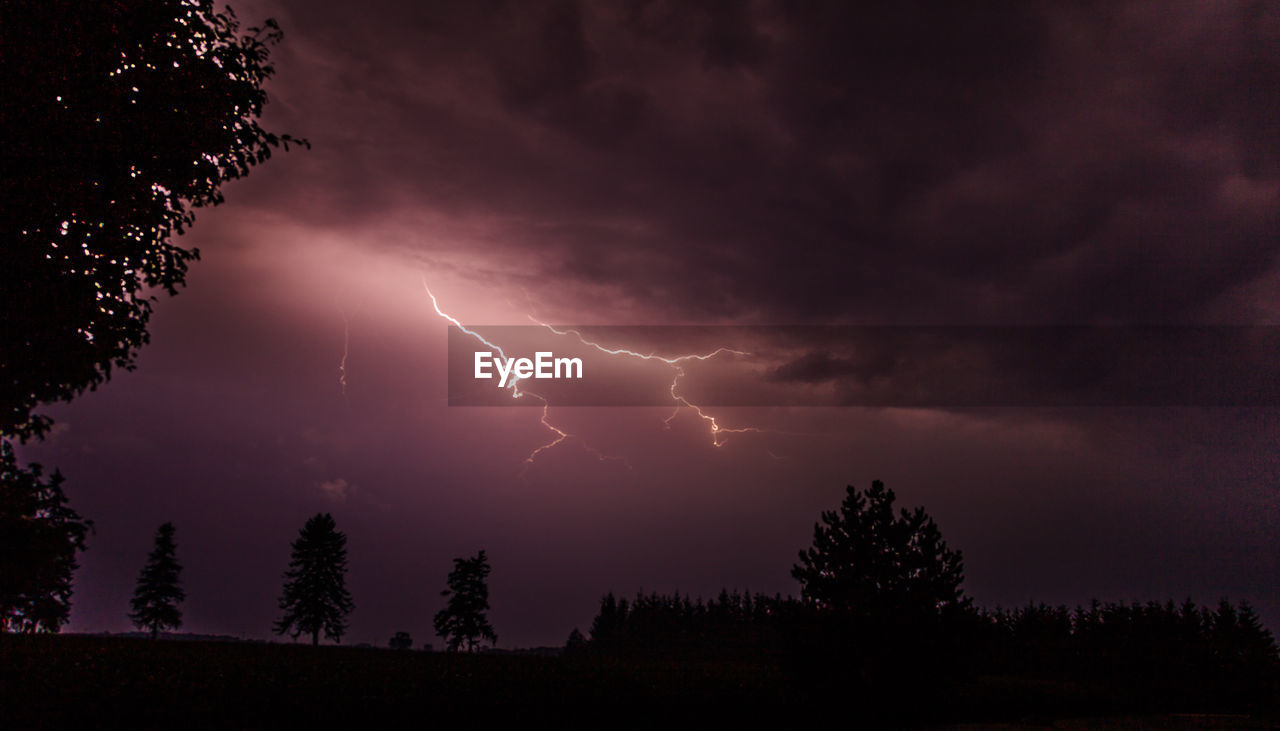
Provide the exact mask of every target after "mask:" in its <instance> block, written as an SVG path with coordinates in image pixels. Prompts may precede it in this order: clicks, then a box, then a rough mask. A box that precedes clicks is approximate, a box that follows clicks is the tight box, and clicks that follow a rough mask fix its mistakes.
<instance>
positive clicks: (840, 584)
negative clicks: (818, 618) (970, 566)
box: [791, 480, 969, 621]
mask: <svg viewBox="0 0 1280 731" xmlns="http://www.w3.org/2000/svg"><path fill="white" fill-rule="evenodd" d="M894 500H895V496H894V494H893V490H888V489H886V488H885V486H884V483H883V482H881V481H880V480H876V481H874V482H873V483H872V484H871V489H870V490H867V491H866V492H862V491H859V490H856V489H854V488H853V486H849V487H848V488H847V489H846V495H845V499H844V502H843V503H842V504H841V505H840V510H839V512H836V511H824V512H823V513H822V521H821V522H820V523H817V524H815V525H814V529H813V545H812V546H811V547H810V548H808V549H806V550H804V551H801V552H800V563H799V564H797V565H795V566H794V567H793V569H792V572H791V575H792V576H793V577H794V578H795V579H796V580H797V581H799V582H800V585H801V598H802V599H803V600H804V601H806V602H808V603H809V604H811V605H813V606H816V607H818V608H822V609H828V610H833V611H836V612H839V613H844V614H849V615H853V616H856V617H862V618H866V619H872V620H885V619H891V618H892V619H895V620H900V621H901V620H905V621H912V620H914V619H918V618H922V617H929V616H937V615H940V614H943V613H947V612H949V611H951V610H954V609H959V608H963V607H967V606H968V604H969V599H968V598H966V597H965V596H964V593H963V591H962V590H961V588H960V585H961V584H962V583H963V581H964V563H963V559H962V556H961V553H960V551H953V550H951V549H950V548H948V547H947V543H946V541H944V540H943V539H942V533H941V532H940V531H939V530H938V526H937V525H936V524H935V523H934V521H933V518H931V517H929V515H928V514H926V513H925V511H924V508H922V507H917V508H916V509H915V510H913V511H908V510H906V509H903V510H902V511H901V512H900V513H899V514H897V515H895V514H894V506H893V503H894Z"/></svg>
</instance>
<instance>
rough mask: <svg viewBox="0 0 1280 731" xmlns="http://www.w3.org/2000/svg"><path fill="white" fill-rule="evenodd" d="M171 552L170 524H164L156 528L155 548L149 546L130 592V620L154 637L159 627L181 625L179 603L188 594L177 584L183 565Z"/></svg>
mask: <svg viewBox="0 0 1280 731" xmlns="http://www.w3.org/2000/svg"><path fill="white" fill-rule="evenodd" d="M174 551H175V546H174V543H173V523H165V524H164V525H162V526H160V528H159V529H158V530H157V531H156V543H155V548H153V549H151V555H150V556H149V557H147V565H146V566H144V567H143V569H142V573H141V574H139V575H138V586H137V588H136V589H135V590H134V592H133V602H132V608H133V612H132V613H130V614H129V619H131V620H133V624H134V626H135V627H137V628H138V629H143V630H147V631H148V632H150V633H151V639H153V640H154V639H155V638H156V635H157V634H159V632H160V630H162V629H178V628H179V627H181V626H182V610H180V609H178V604H180V603H181V602H182V600H184V599H186V598H187V595H186V593H185V592H183V591H182V587H181V586H179V584H178V574H180V573H181V572H182V567H181V566H179V565H178V560H177V558H175V557H174Z"/></svg>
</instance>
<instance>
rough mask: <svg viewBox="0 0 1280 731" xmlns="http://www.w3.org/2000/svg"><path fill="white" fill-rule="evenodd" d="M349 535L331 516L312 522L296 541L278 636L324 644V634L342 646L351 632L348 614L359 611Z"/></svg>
mask: <svg viewBox="0 0 1280 731" xmlns="http://www.w3.org/2000/svg"><path fill="white" fill-rule="evenodd" d="M346 574H347V537H346V536H345V535H343V534H342V533H339V532H338V530H337V527H336V525H335V523H334V521H333V516H331V515H329V514H328V513H318V514H316V515H315V516H314V517H312V518H310V519H309V520H308V521H307V522H306V525H304V526H303V527H302V530H301V531H299V533H298V539H297V540H295V541H294V542H293V557H292V559H291V560H290V561H289V570H288V571H286V572H285V574H284V578H285V584H284V593H283V594H282V595H281V597H280V609H282V610H284V616H283V617H281V618H280V619H279V620H278V621H277V622H276V624H275V632H276V634H281V635H283V634H286V633H288V634H289V635H291V636H292V637H293V638H294V639H297V638H298V635H301V634H309V635H311V644H312V645H318V644H320V633H321V632H324V636H325V637H326V638H328V639H331V640H333V641H334V642H341V641H342V635H343V634H344V633H345V632H346V630H347V624H346V616H347V615H348V614H349V613H350V612H351V610H352V609H353V606H354V605H353V603H352V601H351V595H350V594H349V593H348V592H347V587H346Z"/></svg>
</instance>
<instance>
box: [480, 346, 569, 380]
mask: <svg viewBox="0 0 1280 731" xmlns="http://www.w3.org/2000/svg"><path fill="white" fill-rule="evenodd" d="M475 364H476V370H475V377H476V380H486V379H491V378H494V377H495V375H496V376H497V378H498V388H506V387H507V380H508V379H511V383H512V384H513V385H514V384H515V383H516V382H517V381H523V380H526V379H529V378H533V379H546V378H554V379H570V378H572V379H580V378H582V359H581V358H557V357H555V355H554V354H553V353H551V351H547V350H540V351H538V352H536V353H534V354H533V358H504V357H502V356H501V355H499V356H497V357H495V356H494V354H493V353H491V352H489V351H487V350H477V351H476V355H475Z"/></svg>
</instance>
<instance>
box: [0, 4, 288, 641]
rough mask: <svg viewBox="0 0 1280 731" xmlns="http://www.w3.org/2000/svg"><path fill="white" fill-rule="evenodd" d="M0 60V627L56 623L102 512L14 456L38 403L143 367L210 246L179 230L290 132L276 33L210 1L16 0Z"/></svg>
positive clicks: (43, 421)
mask: <svg viewBox="0 0 1280 731" xmlns="http://www.w3.org/2000/svg"><path fill="white" fill-rule="evenodd" d="M2 24H3V27H4V41H3V43H0V68H3V70H4V77H5V86H4V93H3V94H0V119H2V120H3V124H0V148H2V149H3V150H4V174H3V175H0V251H3V252H4V255H3V257H0V259H2V262H3V263H2V264H0V449H3V450H4V453H3V460H4V464H3V468H2V469H0V494H2V495H3V497H0V524H3V526H2V527H3V529H2V530H0V549H2V550H0V611H2V612H3V616H2V619H0V623H2V626H3V627H4V628H5V629H15V628H16V629H21V630H28V631H39V630H50V631H56V630H57V629H58V627H59V626H61V625H62V623H64V622H65V621H66V618H67V615H68V612H69V607H70V605H69V601H70V596H71V588H70V587H71V584H70V576H71V571H72V570H74V569H75V568H76V563H75V554H76V552H77V551H81V550H84V547H85V544H84V536H85V533H86V531H87V530H88V528H89V526H90V525H91V523H90V522H89V521H87V520H84V519H82V518H81V517H80V516H79V515H78V514H76V513H75V511H73V510H71V509H70V508H68V507H67V505H66V501H65V499H64V497H63V495H62V490H61V482H62V478H61V477H60V476H58V474H57V473H56V472H55V473H54V475H53V476H52V478H51V479H50V480H49V481H45V479H44V477H43V475H42V472H41V470H40V468H39V467H38V466H36V465H30V466H28V467H25V468H24V467H19V466H18V465H17V463H16V460H15V459H14V458H13V452H12V448H13V445H14V444H15V443H21V442H25V441H27V440H29V439H33V438H41V437H43V436H44V435H45V434H46V433H47V432H48V430H49V428H50V426H51V421H50V419H49V418H48V417H46V416H43V415H40V414H35V413H33V410H34V409H36V408H37V407H38V406H39V405H41V404H48V403H51V402H55V401H68V400H70V399H71V398H72V397H74V396H76V395H78V394H80V393H83V392H84V391H85V390H86V389H93V388H96V387H97V386H99V385H101V384H102V383H104V382H105V381H106V380H107V379H108V377H109V376H110V373H111V371H112V369H113V368H124V369H132V368H133V366H134V358H135V356H136V354H137V351H138V349H139V348H140V347H141V346H142V345H144V344H145V343H146V342H147V339H148V335H147V321H148V318H149V317H150V314H151V303H152V302H153V301H154V300H155V297H154V296H151V295H150V294H149V293H148V292H146V291H144V287H145V288H151V290H152V291H156V290H161V289H162V290H164V291H166V292H168V293H169V294H171V295H172V294H175V293H176V292H177V289H178V287H180V286H182V285H183V283H184V280H185V275H186V271H187V265H188V263H189V262H191V261H193V260H195V259H197V258H199V252H198V251H197V250H196V249H184V248H181V247H179V246H176V245H175V244H173V242H172V239H173V238H174V237H175V236H177V235H178V234H181V233H182V232H183V230H184V229H185V228H186V227H187V226H190V225H191V223H192V222H193V220H194V216H193V213H192V210H193V209H194V208H197V207H200V206H206V205H215V204H218V203H221V202H222V194H221V192H220V190H219V188H220V186H221V185H222V184H223V183H224V182H226V181H228V180H231V179H234V178H239V177H242V176H244V175H246V174H248V172H249V169H250V168H251V167H252V166H254V165H257V164H259V163H261V162H264V161H265V160H266V159H267V158H269V157H270V156H271V154H272V151H273V149H275V148H278V147H280V146H283V147H284V148H285V149H288V147H289V144H290V143H297V144H301V145H307V143H306V141H305V140H297V139H294V138H292V137H290V136H289V135H277V134H274V133H271V132H268V131H266V130H264V129H263V128H262V127H261V126H260V125H259V123H258V119H259V117H260V115H261V112H262V108H263V104H264V103H265V102H266V98H267V97H266V92H265V91H264V90H263V84H264V82H265V81H266V80H267V78H268V77H270V76H271V74H272V72H273V69H272V67H271V65H270V63H268V51H269V48H270V46H272V45H273V44H275V43H277V42H278V41H280V39H281V33H280V29H279V27H278V26H277V25H276V24H275V22H274V21H270V20H268V21H267V22H266V23H264V24H263V26H262V27H259V28H249V29H248V32H247V33H242V32H241V31H240V28H239V25H238V24H237V22H236V20H235V16H234V15H233V14H232V12H231V9H230V8H226V9H225V10H224V11H222V12H218V11H216V10H215V8H214V4H213V2H212V0H115V1H113V2H105V3H98V2H91V3H84V2H70V1H69V0H6V2H5V3H4V10H3V22H2Z"/></svg>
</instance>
